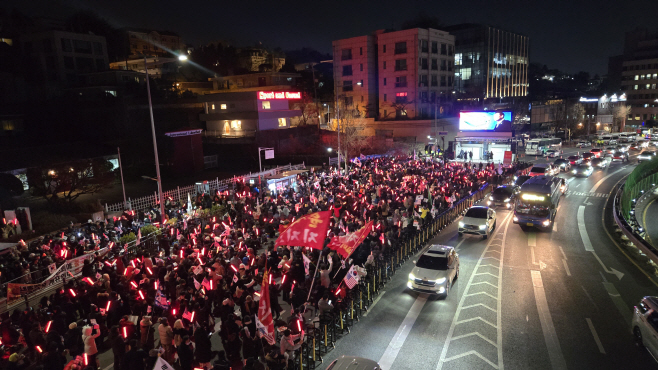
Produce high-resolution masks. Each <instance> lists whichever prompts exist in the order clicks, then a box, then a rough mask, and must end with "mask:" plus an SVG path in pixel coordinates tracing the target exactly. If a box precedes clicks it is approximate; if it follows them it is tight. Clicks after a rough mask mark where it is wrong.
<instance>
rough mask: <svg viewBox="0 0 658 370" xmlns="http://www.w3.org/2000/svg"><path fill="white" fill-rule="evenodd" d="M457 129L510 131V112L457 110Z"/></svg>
mask: <svg viewBox="0 0 658 370" xmlns="http://www.w3.org/2000/svg"><path fill="white" fill-rule="evenodd" d="M459 130H460V131H496V132H511V131H512V112H511V111H498V112H494V111H483V112H459Z"/></svg>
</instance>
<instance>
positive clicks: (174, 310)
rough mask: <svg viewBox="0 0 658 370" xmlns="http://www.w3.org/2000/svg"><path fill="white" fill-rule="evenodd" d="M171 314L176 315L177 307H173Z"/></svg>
mask: <svg viewBox="0 0 658 370" xmlns="http://www.w3.org/2000/svg"><path fill="white" fill-rule="evenodd" d="M171 314H172V315H174V316H176V309H175V308H173V309H172V310H171Z"/></svg>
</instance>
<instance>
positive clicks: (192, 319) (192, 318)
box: [190, 311, 196, 322]
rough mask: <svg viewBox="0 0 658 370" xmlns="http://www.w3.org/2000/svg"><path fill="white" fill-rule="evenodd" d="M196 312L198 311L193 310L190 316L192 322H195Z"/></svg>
mask: <svg viewBox="0 0 658 370" xmlns="http://www.w3.org/2000/svg"><path fill="white" fill-rule="evenodd" d="M195 313H196V312H194V311H192V317H190V322H194V314H195Z"/></svg>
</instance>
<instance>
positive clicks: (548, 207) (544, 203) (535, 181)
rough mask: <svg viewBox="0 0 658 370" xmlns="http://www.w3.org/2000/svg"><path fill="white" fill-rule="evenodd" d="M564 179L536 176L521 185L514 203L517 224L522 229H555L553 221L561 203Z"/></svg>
mask: <svg viewBox="0 0 658 370" xmlns="http://www.w3.org/2000/svg"><path fill="white" fill-rule="evenodd" d="M561 185H562V180H561V179H560V178H558V177H553V176H535V177H532V178H530V179H528V181H526V182H524V183H523V185H521V192H520V193H519V195H518V197H517V198H516V201H515V204H514V218H513V219H512V220H513V222H514V223H515V224H519V225H520V226H521V229H523V230H525V229H526V228H527V227H538V228H542V229H545V230H549V231H550V230H553V221H554V220H555V215H556V213H557V207H558V204H559V203H560V197H561V196H562V190H561V189H560V186H561Z"/></svg>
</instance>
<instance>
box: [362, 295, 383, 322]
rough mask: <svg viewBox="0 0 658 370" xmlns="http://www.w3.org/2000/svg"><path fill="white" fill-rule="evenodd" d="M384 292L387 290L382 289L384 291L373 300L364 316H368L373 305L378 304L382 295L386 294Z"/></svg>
mask: <svg viewBox="0 0 658 370" xmlns="http://www.w3.org/2000/svg"><path fill="white" fill-rule="evenodd" d="M384 293H386V291H385V290H382V292H381V293H380V294H379V296H378V297H377V298H376V299H375V300H374V301H373V302H372V304H371V305H370V307H368V311H366V312H365V313H364V314H363V317H366V316H368V314H369V313H370V311H372V309H373V307H375V305H376V304H377V302H379V300H380V299H382V297H383V296H384Z"/></svg>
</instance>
